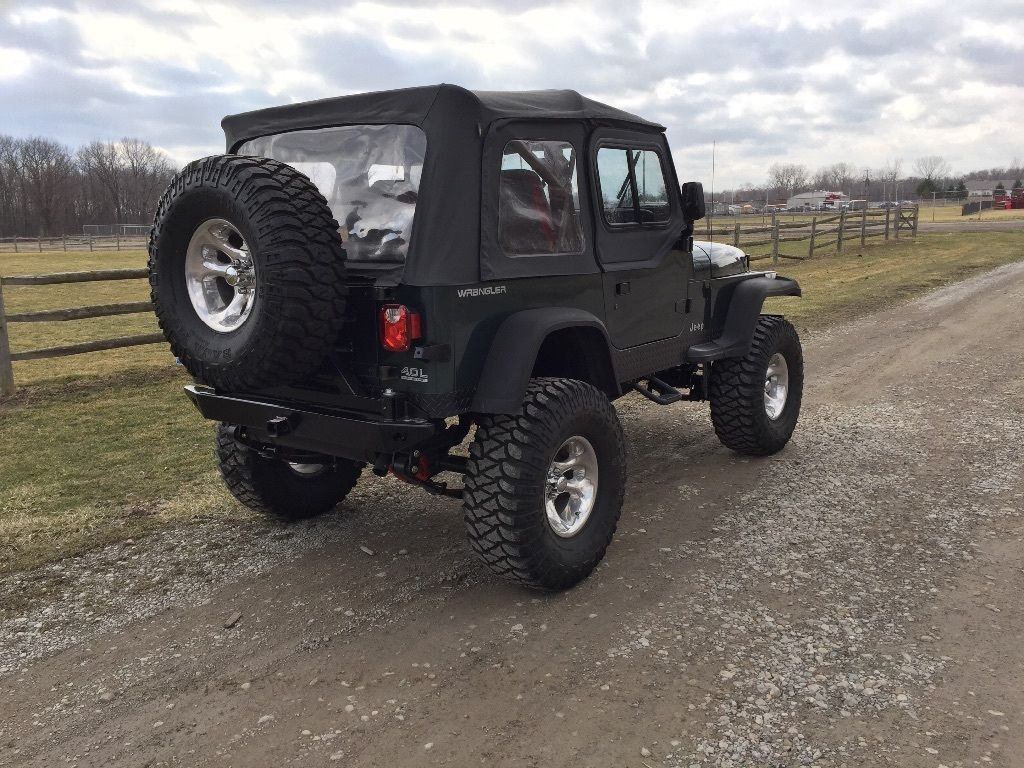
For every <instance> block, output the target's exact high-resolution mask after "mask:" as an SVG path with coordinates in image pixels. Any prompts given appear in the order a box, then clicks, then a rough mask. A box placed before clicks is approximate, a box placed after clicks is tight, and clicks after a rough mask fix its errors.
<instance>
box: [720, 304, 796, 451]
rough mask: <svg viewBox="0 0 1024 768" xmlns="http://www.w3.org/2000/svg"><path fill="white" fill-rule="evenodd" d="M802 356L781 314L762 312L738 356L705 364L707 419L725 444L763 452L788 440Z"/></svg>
mask: <svg viewBox="0 0 1024 768" xmlns="http://www.w3.org/2000/svg"><path fill="white" fill-rule="evenodd" d="M803 388H804V356H803V350H802V348H801V346H800V337H799V336H798V335H797V332H796V329H795V328H794V327H793V326H792V324H791V323H790V322H789V321H788V320H786V319H785V318H782V317H779V316H776V315H762V316H761V317H760V318H759V319H758V321H757V325H756V326H755V327H754V335H753V338H752V339H751V342H750V349H749V350H748V351H747V354H746V355H744V356H743V357H737V358H729V359H727V360H719V361H717V362H715V363H713V364H712V366H711V387H710V399H711V421H712V423H714V425H715V433H716V434H717V435H718V439H719V440H721V442H722V445H724V446H725V447H726V448H731V449H732V450H734V451H736V452H738V453H743V454H746V455H748V456H768V455H770V454H773V453H777V452H778V451H781V450H782V449H783V447H785V445H786V443H788V442H789V438H790V437H792V435H793V430H794V429H796V422H797V419H798V418H799V416H800V402H801V400H802V398H803Z"/></svg>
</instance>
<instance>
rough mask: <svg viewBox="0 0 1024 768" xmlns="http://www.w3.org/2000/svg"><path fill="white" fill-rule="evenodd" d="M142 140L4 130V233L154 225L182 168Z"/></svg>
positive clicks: (0, 166) (0, 224)
mask: <svg viewBox="0 0 1024 768" xmlns="http://www.w3.org/2000/svg"><path fill="white" fill-rule="evenodd" d="M175 170H176V168H175V165H174V163H173V162H172V161H171V159H170V158H169V157H168V156H167V155H166V154H164V153H163V152H161V151H160V150H158V149H156V148H155V147H153V146H152V145H151V144H149V143H148V142H145V141H142V140H141V139H134V138H124V139H120V140H119V141H93V142H90V143H89V144H86V145H85V146H82V147H79V148H78V149H71V148H70V147H67V146H65V145H64V144H61V143H60V142H58V141H54V140H53V139H49V138H45V137H42V136H36V137H32V138H27V139H19V138H14V137H13V136H6V135H3V134H0V237H12V236H33V237H34V236H38V235H43V236H47V235H61V234H65V233H73V232H81V231H82V226H83V225H84V224H149V223H150V222H151V221H152V218H153V211H154V210H155V209H156V203H157V200H158V199H159V197H160V194H161V193H162V192H163V191H164V188H165V187H166V186H167V184H168V183H169V182H170V180H171V177H172V176H173V175H174V173H175Z"/></svg>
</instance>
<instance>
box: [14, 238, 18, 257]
mask: <svg viewBox="0 0 1024 768" xmlns="http://www.w3.org/2000/svg"><path fill="white" fill-rule="evenodd" d="M14 252H15V253H17V252H18V236H17V235H15V236H14Z"/></svg>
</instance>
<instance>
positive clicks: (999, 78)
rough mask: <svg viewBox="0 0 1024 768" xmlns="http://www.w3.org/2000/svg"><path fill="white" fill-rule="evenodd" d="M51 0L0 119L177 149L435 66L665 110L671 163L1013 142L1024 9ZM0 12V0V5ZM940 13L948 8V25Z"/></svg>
mask: <svg viewBox="0 0 1024 768" xmlns="http://www.w3.org/2000/svg"><path fill="white" fill-rule="evenodd" d="M624 8H625V6H623V5H622V3H621V2H619V1H618V0H595V1H594V2H543V0H520V2H519V3H517V4H515V5H510V4H508V3H506V2H503V1H502V2H499V1H498V0H491V1H490V2H482V3H468V2H464V3H429V2H423V1H421V0H407V1H404V2H403V1H401V0H373V1H372V2H354V3H343V2H333V1H332V0H297V1H296V2H290V3H287V4H282V3H278V2H275V0H249V1H248V2H241V1H239V2H234V1H233V0H219V1H217V2H202V0H108V1H106V2H103V3H98V2H95V0H81V1H79V0H51V1H50V2H46V0H43V2H38V0H37V1H36V2H29V1H28V0H24V1H23V2H19V1H18V0H15V2H13V3H11V4H9V5H8V6H7V10H6V11H0V100H2V103H3V104H4V105H5V109H4V110H3V112H2V113H0V132H7V133H14V134H19V135H27V134H49V135H53V136H55V137H56V138H59V139H61V140H63V141H66V142H68V143H78V142H81V141H86V140H89V139H92V138H109V137H118V136H121V135H126V134H127V135H139V136H142V137H144V138H148V139H150V140H151V141H153V142H154V143H156V144H158V145H160V146H163V147H166V148H168V150H169V151H170V152H171V153H172V154H173V156H174V157H175V158H176V159H178V160H181V161H185V160H188V159H190V157H191V156H193V155H195V154H204V153H208V152H215V151H219V150H220V149H221V148H222V137H221V135H220V132H219V125H218V124H219V120H220V117H221V116H222V115H223V114H224V113H229V112H237V111H242V110H246V109H252V108H256V107H259V106H268V105H271V104H277V103H289V102H294V101H299V100H305V99H310V98H320V97H324V96H329V95H334V94H341V93H350V92H354V91H359V90H373V89H383V88H397V87H403V86H408V85H421V84H426V83H432V82H439V81H442V80H443V81H447V82H456V83H460V84H464V85H466V86H468V87H475V88H510V89H514V88H552V87H558V88H576V89H577V90H580V91H582V92H584V93H586V94H587V95H589V96H592V97H594V98H598V99H601V100H604V101H608V102H609V103H612V104H615V105H616V106H620V107H622V108H624V109H629V110H631V111H634V112H638V113H639V114H642V115H644V116H646V117H650V118H651V119H654V120H658V121H660V122H663V123H664V124H666V125H667V126H668V128H669V138H670V141H671V142H672V144H673V146H674V148H675V156H676V159H677V162H678V163H679V165H680V169H679V170H680V175H681V176H684V177H687V178H691V177H695V178H704V177H706V176H707V175H708V174H709V172H710V155H711V152H710V150H711V143H712V141H715V140H717V143H718V157H719V162H718V168H717V182H718V184H717V185H718V186H720V187H721V186H723V185H726V184H735V183H740V182H743V181H748V180H749V181H755V182H756V181H760V180H762V179H763V178H764V176H765V172H766V169H767V167H768V165H770V164H771V163H772V162H775V161H781V160H785V161H791V162H802V163H805V164H807V165H809V166H811V167H812V168H813V167H816V166H818V165H823V164H826V163H831V162H835V161H838V160H843V161H847V162H851V163H854V164H855V165H857V166H864V167H878V166H880V165H882V164H883V163H884V162H885V161H886V160H887V159H888V158H891V157H903V158H905V159H906V160H907V161H908V163H909V162H910V161H911V160H912V159H913V158H914V157H917V156H920V155H925V154H942V155H945V156H946V157H947V158H948V159H949V160H950V161H951V162H952V163H953V164H954V166H955V167H956V168H958V169H960V170H967V169H970V168H973V167H984V166H990V165H998V164H1005V163H1007V162H1008V161H1009V160H1010V158H1012V157H1013V156H1015V155H1018V156H1019V155H1024V147H1021V139H1019V138H1018V135H1019V134H1020V131H1016V130H1014V128H1015V127H1016V126H1019V125H1021V124H1022V123H1024V74H1022V73H1024V11H1022V8H1021V5H1020V3H1014V2H1010V3H1001V4H981V5H978V6H976V7H972V9H971V12H970V13H969V14H967V16H964V15H963V14H962V13H961V11H962V5H961V4H959V3H957V2H954V1H953V0H904V1H903V2H900V3H893V2H891V0H862V1H861V2H859V3H856V4H848V3H847V4H826V5H823V6H821V5H819V6H814V7H813V8H811V7H809V6H808V5H807V2H806V0H803V1H801V2H795V1H792V2H791V1H789V0H781V1H780V2H772V3H765V2H763V0H734V1H731V2H728V3H723V2H721V0H687V1H685V2H683V1H679V2H673V1H672V0H641V2H640V3H638V4H632V5H628V11H624ZM4 14H5V15H4ZM951 19H956V22H955V23H951V21H950V20H951Z"/></svg>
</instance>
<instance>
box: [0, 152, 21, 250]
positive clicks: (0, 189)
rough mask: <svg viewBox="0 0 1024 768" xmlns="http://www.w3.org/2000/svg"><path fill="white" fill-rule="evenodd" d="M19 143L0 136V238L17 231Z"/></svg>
mask: <svg viewBox="0 0 1024 768" xmlns="http://www.w3.org/2000/svg"><path fill="white" fill-rule="evenodd" d="M18 150H19V143H18V141H17V140H16V139H15V138H13V137H12V136H6V135H0V236H5V235H7V234H12V235H13V234H15V233H16V232H17V231H18V229H19V224H20V222H19V215H20V213H21V210H20V207H21V206H20V202H21V200H20V197H21V195H20V191H21V189H20V188H21V162H20V157H19V151H18Z"/></svg>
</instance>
